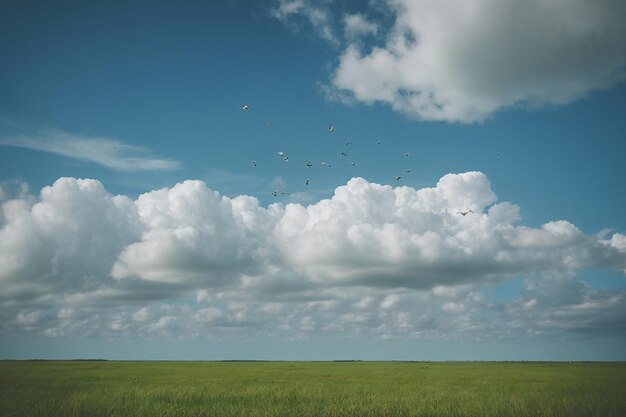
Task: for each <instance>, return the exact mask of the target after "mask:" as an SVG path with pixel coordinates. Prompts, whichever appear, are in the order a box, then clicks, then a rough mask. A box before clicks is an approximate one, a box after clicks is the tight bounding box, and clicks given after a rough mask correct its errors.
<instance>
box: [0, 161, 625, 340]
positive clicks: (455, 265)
mask: <svg viewBox="0 0 626 417" xmlns="http://www.w3.org/2000/svg"><path fill="white" fill-rule="evenodd" d="M0 195H4V197H3V198H5V200H6V201H4V202H2V212H1V213H2V215H1V216H0V222H1V223H0V283H1V285H2V289H3V291H2V293H1V294H0V312H1V315H2V317H3V318H4V319H5V320H4V322H5V324H4V325H3V326H2V329H1V330H2V332H14V331H24V330H29V329H30V331H41V332H44V333H45V334H48V335H51V336H54V335H62V334H68V333H71V332H77V333H81V332H83V333H85V332H88V331H94V330H93V329H99V330H98V331H99V332H102V331H110V332H123V331H125V332H129V333H132V334H137V332H139V333H141V332H145V333H150V332H152V333H158V334H162V335H165V334H170V333H176V332H179V333H180V332H185V334H201V333H202V331H203V330H202V329H204V331H207V330H206V329H207V328H211V329H218V328H220V329H223V328H226V327H232V326H234V327H238V328H241V327H242V326H243V327H245V326H251V327H253V328H255V329H266V330H267V329H271V330H272V331H285V332H296V333H302V332H304V333H306V332H311V331H333V332H339V331H341V332H345V331H346V329H352V331H356V332H365V331H368V332H373V333H374V334H377V335H379V336H381V337H392V336H393V335H394V334H396V333H398V334H400V333H401V334H405V335H406V334H411V333H415V334H422V333H423V332H425V331H431V332H434V333H437V334H443V333H445V332H446V331H450V330H452V329H455V330H454V331H458V330H459V329H461V328H465V327H464V326H466V327H467V330H468V331H470V330H472V329H474V330H475V331H477V329H479V328H480V329H482V330H484V331H486V329H485V327H484V326H485V325H486V322H485V321H484V320H482V319H481V317H484V315H485V314H486V313H485V312H486V311H488V310H492V309H499V310H498V311H500V313H502V314H505V316H503V317H508V319H507V320H508V321H509V322H510V321H515V320H518V321H520V323H521V322H523V320H522V318H524V317H526V318H527V317H529V313H528V312H529V311H532V312H533V314H552V315H553V316H554V317H555V318H554V321H553V322H551V323H552V324H549V322H546V321H545V320H543V321H537V322H535V324H534V325H533V326H534V327H533V329H534V330H536V331H540V330H541V329H537V326H539V324H538V323H542V324H541V326H544V327H546V326H547V327H548V328H552V327H558V328H560V329H562V330H563V331H569V330H572V331H575V330H577V329H578V327H577V325H576V324H573V323H584V324H585V326H587V327H591V326H592V325H593V326H595V327H594V328H595V329H604V330H605V331H607V332H609V333H611V332H615V331H616V330H615V329H616V327H615V325H614V324H615V323H619V322H620V320H621V319H624V317H625V316H624V313H625V307H624V306H625V304H626V298H625V297H624V294H623V292H622V291H608V292H602V291H597V290H593V289H592V288H590V287H589V286H587V285H585V284H584V283H583V282H582V281H580V280H578V279H577V278H576V273H577V271H580V270H582V269H586V268H612V269H617V270H623V269H625V268H626V244H624V242H626V236H624V235H622V234H619V233H614V234H612V235H608V234H604V235H587V234H584V233H583V232H581V231H580V230H579V229H577V228H576V226H575V225H573V224H571V223H569V222H567V221H564V220H559V221H553V222H549V223H547V224H544V225H543V226H541V227H539V228H532V227H527V226H523V225H521V224H519V223H520V213H519V212H520V210H519V208H518V207H517V206H515V205H514V204H511V203H508V202H501V203H497V197H496V194H495V193H494V192H493V191H492V190H491V186H490V183H489V180H488V178H487V177H486V176H485V175H484V174H482V173H480V172H466V173H461V174H448V175H446V176H444V177H443V178H441V179H440V180H439V182H438V183H437V184H436V186H434V187H432V188H423V189H419V190H416V189H413V188H410V187H397V188H393V187H391V186H388V185H379V184H375V183H370V182H368V181H366V180H365V179H362V178H353V179H352V180H350V181H349V182H348V183H347V184H345V185H343V186H340V187H338V188H337V189H336V190H335V193H334V195H333V196H332V198H330V199H325V200H321V201H319V202H317V203H314V204H310V205H308V206H304V205H301V204H287V205H283V204H279V203H276V204H272V205H270V206H269V207H262V206H261V205H260V204H259V202H258V200H257V199H256V198H254V197H249V196H239V197H235V198H228V197H225V196H221V195H220V194H219V193H217V192H216V191H213V190H210V189H208V188H207V187H206V185H205V184H204V183H203V182H200V181H186V182H184V183H180V184H177V185H175V186H174V187H172V188H165V189H161V190H156V191H152V192H148V193H145V194H142V195H140V196H139V197H138V198H137V199H135V200H132V199H130V198H128V197H125V196H114V195H111V194H110V193H109V192H108V191H107V190H106V189H105V188H104V186H103V185H102V184H101V183H100V182H98V181H96V180H86V179H74V178H61V179H59V180H57V181H56V182H55V183H54V184H53V185H51V186H49V187H45V188H44V189H42V190H41V193H40V194H39V196H32V195H29V194H23V193H22V194H21V195H19V196H16V197H14V198H11V199H9V198H8V197H7V195H8V193H6V192H3V193H2V194H0ZM468 210H472V211H473V213H468V214H467V215H465V216H463V215H461V214H459V213H458V212H459V211H468ZM520 275H521V276H524V277H526V278H527V280H526V284H525V285H526V287H525V288H526V289H525V290H524V292H523V294H520V297H519V298H518V299H516V300H514V301H512V302H511V303H509V304H507V305H506V306H504V305H500V306H496V305H494V304H493V303H491V302H490V301H489V300H487V299H486V298H485V295H484V294H483V292H481V291H480V290H479V289H480V288H481V286H482V287H484V286H488V285H492V284H493V283H498V282H505V281H506V280H508V279H510V278H512V277H514V276H520ZM537 288H541V289H542V291H538V290H537ZM192 294H193V295H194V300H195V301H193V302H191V304H184V305H182V306H181V302H180V300H183V299H187V300H188V301H187V302H189V296H190V295H192ZM546 294H553V295H554V296H546ZM566 295H567V297H565V296H566ZM185 297H186V298H185ZM175 300H179V301H178V302H176V303H174V304H173V305H170V304H168V303H170V302H172V301H175ZM531 307H532V308H531ZM563 309H569V310H568V311H569V313H567V314H565V313H564V310H563ZM437 312H440V314H439V313H437ZM471 312H474V313H473V314H470V313H471ZM541 312H543V313H541ZM576 314H582V315H585V314H591V315H590V316H588V317H587V320H586V321H584V320H578V321H573V319H572V320H571V322H570V319H571V318H573V317H574V318H575V317H576ZM507 315H508V316H507ZM505 321H506V320H505ZM546 323H548V324H546ZM509 324H510V323H509ZM502 325H504V324H503V323H502ZM493 326H496V327H497V323H495V324H494V323H493V322H491V323H490V328H491V329H492V330H493ZM519 326H520V328H521V329H525V328H528V327H525V325H522V324H519ZM541 326H540V327H541ZM587 327H585V328H587ZM622 327H623V326H622ZM88 329H91V330H88ZM508 330H510V327H509V328H508ZM622 330H623V329H622ZM622 330H618V332H621V331H622ZM493 331H495V330H493Z"/></svg>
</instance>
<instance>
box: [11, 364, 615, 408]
mask: <svg viewBox="0 0 626 417" xmlns="http://www.w3.org/2000/svg"><path fill="white" fill-rule="evenodd" d="M0 416H3V417H27V416H40V417H54V416H63V417H71V416H89V417H98V416H154V417H157V416H158V417H166V416H246V417H250V416H354V417H365V416H442V417H443V416H446V417H447V416H481V417H486V416H494V417H495V416H498V417H505V416H529V417H530V416H533V417H541V416H570V417H573V416H603V417H604V416H620V417H621V416H626V364H625V363H575V364H573V365H569V364H567V363H430V364H425V363H419V362H100V361H94V362H82V361H80V362H78V361H77V362H60V361H59V362H56V361H55V362H46V361H41V362H40V361H33V362H16V361H4V362H0Z"/></svg>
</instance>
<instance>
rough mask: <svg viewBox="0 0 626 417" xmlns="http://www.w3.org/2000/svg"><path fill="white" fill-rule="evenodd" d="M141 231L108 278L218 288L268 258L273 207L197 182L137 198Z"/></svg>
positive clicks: (277, 212)
mask: <svg viewBox="0 0 626 417" xmlns="http://www.w3.org/2000/svg"><path fill="white" fill-rule="evenodd" d="M135 208H136V211H137V213H138V215H139V219H140V222H141V223H142V224H143V225H145V227H146V231H145V232H144V233H143V235H142V237H141V239H140V240H139V241H138V242H135V243H132V244H130V245H128V246H127V247H126V248H124V250H123V251H122V252H121V253H120V254H119V257H118V259H117V261H116V262H115V264H114V265H113V268H112V276H113V277H114V278H116V279H124V278H128V277H131V276H137V277H139V278H141V279H144V280H148V281H157V282H165V283H185V282H192V281H193V282H200V283H203V284H207V283H210V284H218V283H222V282H223V281H224V280H235V279H237V278H238V277H239V276H241V275H243V274H250V273H254V272H255V268H256V267H258V265H260V264H262V263H263V261H264V259H265V258H266V257H267V256H268V254H267V251H268V250H269V248H270V244H269V243H268V237H269V236H270V235H271V228H272V226H273V223H274V217H275V215H278V214H279V212H280V210H279V209H278V207H277V206H272V207H270V209H269V210H268V209H263V208H261V207H259V204H258V201H257V200H256V198H254V197H247V196H240V197H236V198H234V199H230V198H228V197H224V196H220V195H219V194H218V193H217V192H215V191H212V190H210V189H208V188H207V187H206V185H205V184H204V183H203V182H201V181H186V182H184V183H182V184H178V185H176V186H175V187H173V188H172V189H162V190H158V191H152V192H150V193H146V194H143V195H141V196H139V198H138V199H137V201H136V202H135Z"/></svg>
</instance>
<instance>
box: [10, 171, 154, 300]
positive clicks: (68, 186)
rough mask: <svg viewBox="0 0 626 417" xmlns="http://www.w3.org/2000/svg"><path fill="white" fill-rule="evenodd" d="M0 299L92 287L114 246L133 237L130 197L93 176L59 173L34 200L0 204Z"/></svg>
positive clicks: (113, 254)
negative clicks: (0, 288) (112, 190)
mask: <svg viewBox="0 0 626 417" xmlns="http://www.w3.org/2000/svg"><path fill="white" fill-rule="evenodd" d="M2 218H3V219H4V224H3V225H2V228H0V282H2V285H3V291H2V294H0V299H3V300H13V301H16V300H22V299H33V298H37V297H43V296H46V295H48V294H49V293H50V292H56V291H65V290H66V289H68V288H72V289H73V290H74V291H81V290H84V291H94V290H96V289H97V288H98V287H99V286H100V284H101V282H102V279H103V278H104V277H107V276H108V273H109V270H110V268H111V265H112V263H113V262H114V261H115V259H116V258H117V256H118V254H119V252H120V251H121V250H122V249H123V248H124V247H125V246H126V245H128V244H129V243H131V242H133V241H135V240H137V239H138V238H139V236H140V232H141V229H142V226H141V225H140V223H139V221H138V217H137V213H136V211H135V209H134V207H133V202H132V200H131V199H129V198H128V197H124V196H113V195H111V194H110V193H109V192H107V191H106V190H105V188H104V187H103V185H102V184H101V183H100V182H99V181H95V180H83V179H75V178H61V179H59V180H57V181H56V182H55V183H54V184H53V185H51V186H48V187H45V188H43V189H42V190H41V193H40V196H39V198H38V200H37V201H36V202H34V203H33V202H32V199H31V198H18V199H12V200H9V201H6V202H4V203H3V204H2Z"/></svg>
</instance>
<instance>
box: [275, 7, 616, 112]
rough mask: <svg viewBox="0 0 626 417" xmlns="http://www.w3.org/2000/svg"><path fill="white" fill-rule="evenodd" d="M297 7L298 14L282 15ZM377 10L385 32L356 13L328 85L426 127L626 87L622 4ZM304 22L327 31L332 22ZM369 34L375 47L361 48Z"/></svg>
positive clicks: (305, 12) (374, 9) (300, 9)
mask: <svg viewBox="0 0 626 417" xmlns="http://www.w3.org/2000/svg"><path fill="white" fill-rule="evenodd" d="M278 3H279V6H278V10H279V9H289V10H290V11H291V12H290V13H289V14H286V13H284V14H281V15H278V17H279V18H282V19H283V20H286V19H287V18H288V17H289V16H291V15H294V14H303V15H305V16H306V15H309V14H312V13H313V11H315V12H316V13H317V14H319V13H324V15H328V14H329V13H330V12H329V10H332V7H329V6H327V5H325V4H324V3H322V4H321V5H317V6H316V7H313V6H312V4H313V2H310V3H309V2H306V1H304V0H298V1H294V0H281V1H279V2H278ZM294 3H298V4H300V5H301V7H298V8H293V7H291V8H289V7H288V6H289V5H292V4H294ZM374 3H375V6H372V7H371V9H372V10H368V12H369V11H371V12H372V14H375V13H376V12H377V11H380V10H381V8H382V10H384V11H385V12H388V13H391V14H392V15H393V16H394V19H393V23H392V25H391V27H390V28H389V30H387V31H384V32H383V31H380V30H378V29H379V26H378V25H377V24H376V23H374V22H371V21H370V20H368V19H367V17H366V16H364V15H362V14H357V15H350V14H346V15H345V16H344V18H343V20H344V22H345V42H344V43H343V44H342V45H343V52H342V53H341V54H340V57H339V64H338V66H337V68H336V71H335V74H334V77H333V79H332V83H333V84H334V86H335V87H337V88H339V89H342V90H344V91H347V92H349V93H350V94H351V95H352V96H353V97H354V98H356V99H357V100H359V101H361V102H364V103H375V102H382V103H387V104H389V105H391V106H392V108H393V109H395V110H397V111H400V112H403V113H406V114H408V115H410V116H412V117H415V118H418V119H423V120H442V121H450V122H475V121H481V120H484V119H485V118H488V117H489V116H490V115H492V114H493V113H494V112H496V111H497V110H499V109H503V108H507V107H511V106H516V105H520V104H521V105H527V106H537V105H560V104H564V103H569V102H571V101H573V100H576V99H578V98H580V97H582V96H584V95H585V94H586V93H588V92H590V91H594V90H598V89H604V88H608V87H611V86H613V85H615V84H616V83H618V82H620V81H623V80H624V79H625V78H626V24H625V23H624V22H626V3H624V2H623V1H620V0H550V1H548V0H530V1H527V0H513V1H499V0H467V1H462V2H459V1H455V0H438V1H432V0H384V1H381V2H374ZM337 13H339V12H337ZM355 16H358V17H355ZM309 20H311V22H312V23H314V26H315V27H316V28H317V30H318V31H320V27H323V28H325V31H326V32H330V31H331V28H330V27H329V26H330V24H329V23H328V22H329V21H330V19H325V20H324V22H323V23H324V24H323V25H322V24H321V23H320V22H314V21H313V20H312V19H309ZM337 26H339V23H337ZM376 34H380V37H377V38H376V39H375V40H374V41H373V44H374V45H376V46H371V44H372V42H371V41H369V43H368V42H364V41H363V40H362V39H361V38H362V37H363V36H366V37H367V36H369V37H371V36H372V35H376ZM357 35H361V36H357Z"/></svg>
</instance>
